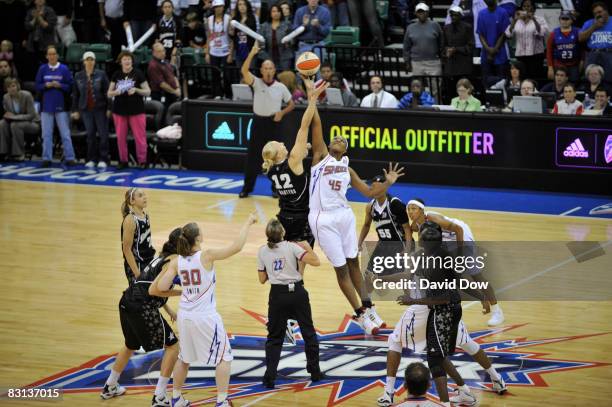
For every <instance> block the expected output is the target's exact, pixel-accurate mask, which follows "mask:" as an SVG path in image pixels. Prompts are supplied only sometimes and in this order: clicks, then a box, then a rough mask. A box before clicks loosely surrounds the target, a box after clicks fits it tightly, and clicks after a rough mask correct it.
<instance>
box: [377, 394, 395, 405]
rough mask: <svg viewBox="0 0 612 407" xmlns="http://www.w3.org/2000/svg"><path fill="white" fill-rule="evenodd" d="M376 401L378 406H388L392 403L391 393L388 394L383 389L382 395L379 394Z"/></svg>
mask: <svg viewBox="0 0 612 407" xmlns="http://www.w3.org/2000/svg"><path fill="white" fill-rule="evenodd" d="M376 402H377V403H378V406H379V407H389V406H391V405H393V394H389V393H387V390H384V391H383V394H382V396H380V397H379V398H378V400H376Z"/></svg>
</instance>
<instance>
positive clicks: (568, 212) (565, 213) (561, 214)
mask: <svg viewBox="0 0 612 407" xmlns="http://www.w3.org/2000/svg"><path fill="white" fill-rule="evenodd" d="M580 209H582V206H577V207H575V208H574V209H570V210H569V211H565V212H563V213H560V214H559V216H565V215H569V214H570V213H574V212H576V211H579V210H580Z"/></svg>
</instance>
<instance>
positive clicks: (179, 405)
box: [172, 394, 191, 407]
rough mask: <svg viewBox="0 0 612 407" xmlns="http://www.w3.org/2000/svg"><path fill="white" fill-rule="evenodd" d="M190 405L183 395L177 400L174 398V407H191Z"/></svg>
mask: <svg viewBox="0 0 612 407" xmlns="http://www.w3.org/2000/svg"><path fill="white" fill-rule="evenodd" d="M190 405H191V402H190V401H189V400H185V399H184V398H183V395H182V394H181V395H180V397H177V398H174V397H172V407H189V406H190Z"/></svg>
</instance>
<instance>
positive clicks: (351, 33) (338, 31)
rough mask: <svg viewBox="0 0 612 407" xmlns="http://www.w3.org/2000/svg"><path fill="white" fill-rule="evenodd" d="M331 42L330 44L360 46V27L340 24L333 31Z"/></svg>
mask: <svg viewBox="0 0 612 407" xmlns="http://www.w3.org/2000/svg"><path fill="white" fill-rule="evenodd" d="M330 40H331V43H330V44H328V45H352V46H355V47H358V46H360V45H361V42H360V41H359V27H350V26H339V27H336V28H334V29H332V31H331V38H330Z"/></svg>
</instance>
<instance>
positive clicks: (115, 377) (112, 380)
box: [106, 369, 121, 387]
mask: <svg viewBox="0 0 612 407" xmlns="http://www.w3.org/2000/svg"><path fill="white" fill-rule="evenodd" d="M119 376H121V372H116V371H115V370H114V369H111V373H110V375H109V376H108V379H106V384H108V386H109V387H113V386H114V385H116V384H117V382H118V381H119Z"/></svg>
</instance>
